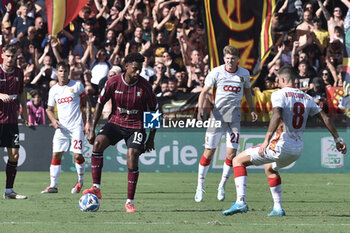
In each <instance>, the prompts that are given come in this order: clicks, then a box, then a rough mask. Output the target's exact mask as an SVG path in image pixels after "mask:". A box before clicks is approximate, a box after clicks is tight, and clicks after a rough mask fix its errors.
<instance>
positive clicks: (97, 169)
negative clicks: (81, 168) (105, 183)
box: [91, 152, 103, 184]
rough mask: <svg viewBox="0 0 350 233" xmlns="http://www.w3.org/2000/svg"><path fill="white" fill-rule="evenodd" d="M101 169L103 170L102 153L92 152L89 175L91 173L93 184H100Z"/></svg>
mask: <svg viewBox="0 0 350 233" xmlns="http://www.w3.org/2000/svg"><path fill="white" fill-rule="evenodd" d="M102 168H103V153H98V152H92V156H91V173H92V183H93V184H101V176H102Z"/></svg>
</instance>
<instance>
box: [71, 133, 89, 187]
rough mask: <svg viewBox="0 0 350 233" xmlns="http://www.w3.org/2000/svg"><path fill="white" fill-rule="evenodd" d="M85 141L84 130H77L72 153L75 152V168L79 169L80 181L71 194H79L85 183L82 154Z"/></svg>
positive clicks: (73, 139)
mask: <svg viewBox="0 0 350 233" xmlns="http://www.w3.org/2000/svg"><path fill="white" fill-rule="evenodd" d="M83 141H84V134H83V129H82V128H77V129H76V130H74V131H73V133H72V140H71V146H70V151H71V152H73V156H74V161H75V168H76V169H77V175H78V181H77V182H76V184H75V185H74V187H73V188H72V191H71V193H79V192H80V190H81V188H82V186H83V183H84V175H85V159H84V156H83V154H82V153H83Z"/></svg>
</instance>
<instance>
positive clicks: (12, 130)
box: [0, 124, 19, 148]
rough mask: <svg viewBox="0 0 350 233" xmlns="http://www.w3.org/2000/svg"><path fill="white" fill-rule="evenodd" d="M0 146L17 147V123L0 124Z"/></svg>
mask: <svg viewBox="0 0 350 233" xmlns="http://www.w3.org/2000/svg"><path fill="white" fill-rule="evenodd" d="M0 147H9V148H19V131H18V124H0Z"/></svg>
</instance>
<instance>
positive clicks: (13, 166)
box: [4, 147, 27, 199]
mask: <svg viewBox="0 0 350 233" xmlns="http://www.w3.org/2000/svg"><path fill="white" fill-rule="evenodd" d="M7 155H8V160H7V164H6V189H5V193H4V198H5V199H27V197H26V196H24V195H19V194H17V193H16V192H15V191H14V190H13V184H14V183H15V178H16V174H17V164H18V159H19V148H11V147H7Z"/></svg>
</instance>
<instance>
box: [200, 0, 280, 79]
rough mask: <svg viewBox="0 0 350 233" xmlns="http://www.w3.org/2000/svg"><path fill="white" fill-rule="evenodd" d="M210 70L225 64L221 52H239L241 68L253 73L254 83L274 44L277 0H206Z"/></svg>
mask: <svg viewBox="0 0 350 233" xmlns="http://www.w3.org/2000/svg"><path fill="white" fill-rule="evenodd" d="M204 5H205V12H206V13H205V14H206V30H207V37H208V48H209V56H210V68H211V69H212V68H214V67H216V66H218V65H220V62H222V60H220V59H222V50H223V48H224V47H225V46H226V45H228V44H229V45H232V46H234V47H236V48H238V49H239V50H240V61H239V65H240V66H242V67H244V68H246V69H248V70H250V72H251V75H252V77H251V82H252V83H253V82H254V81H255V80H256V78H257V77H258V74H259V72H260V70H261V67H262V65H263V64H264V62H265V60H266V58H267V57H268V55H269V53H270V48H271V46H272V45H273V41H272V35H271V23H272V15H273V12H274V10H275V6H276V1H275V0H266V1H256V0H244V1H243V0H217V1H210V0H204Z"/></svg>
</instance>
